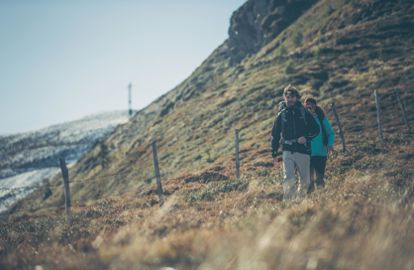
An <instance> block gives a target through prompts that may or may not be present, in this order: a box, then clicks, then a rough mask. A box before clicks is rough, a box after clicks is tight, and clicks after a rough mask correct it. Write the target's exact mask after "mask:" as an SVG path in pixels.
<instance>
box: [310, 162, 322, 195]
mask: <svg viewBox="0 0 414 270" xmlns="http://www.w3.org/2000/svg"><path fill="white" fill-rule="evenodd" d="M325 168H326V157H318V156H316V157H311V160H310V185H309V192H312V191H314V190H315V183H316V186H317V187H318V188H323V187H324V186H325V181H324V177H325ZM315 176H316V179H315ZM315 180H316V181H315Z"/></svg>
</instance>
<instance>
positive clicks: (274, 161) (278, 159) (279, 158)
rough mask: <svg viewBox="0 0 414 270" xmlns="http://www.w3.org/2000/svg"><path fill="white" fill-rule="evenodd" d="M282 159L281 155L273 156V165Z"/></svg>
mask: <svg viewBox="0 0 414 270" xmlns="http://www.w3.org/2000/svg"><path fill="white" fill-rule="evenodd" d="M280 161H282V158H281V157H274V158H273V166H276V165H277V164H278V163H279V162H280Z"/></svg>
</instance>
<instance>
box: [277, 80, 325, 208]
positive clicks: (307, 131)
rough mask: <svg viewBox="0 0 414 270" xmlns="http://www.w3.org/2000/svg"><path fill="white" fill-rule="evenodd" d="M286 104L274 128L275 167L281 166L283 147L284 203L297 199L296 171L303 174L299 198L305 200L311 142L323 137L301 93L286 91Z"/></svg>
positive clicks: (282, 105) (289, 88)
mask: <svg viewBox="0 0 414 270" xmlns="http://www.w3.org/2000/svg"><path fill="white" fill-rule="evenodd" d="M283 97H284V102H282V103H281V105H280V108H279V113H278V115H277V117H276V120H275V122H274V124H273V128H272V157H273V163H274V164H275V165H276V164H277V163H278V162H279V158H280V157H279V156H278V155H279V153H278V149H279V145H280V144H281V145H282V151H283V154H282V157H283V173H284V179H283V191H284V196H283V198H284V200H291V199H294V198H295V197H296V192H295V190H296V183H295V182H296V181H295V168H296V169H297V170H298V172H299V176H300V184H299V188H298V189H297V190H298V194H299V196H304V195H305V194H306V192H307V189H308V186H309V175H310V172H309V167H310V165H309V163H310V153H311V149H310V141H311V140H312V139H313V138H314V137H316V136H317V135H318V134H319V127H318V124H317V123H316V122H315V119H314V118H313V116H312V115H311V114H310V113H309V112H308V111H307V110H306V109H305V107H303V105H302V104H301V102H300V101H299V100H300V94H299V91H298V90H297V89H296V88H295V87H293V86H291V85H288V86H287V87H286V88H285V89H284V91H283Z"/></svg>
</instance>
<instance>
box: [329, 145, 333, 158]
mask: <svg viewBox="0 0 414 270" xmlns="http://www.w3.org/2000/svg"><path fill="white" fill-rule="evenodd" d="M333 152H334V148H333V146H328V156H330V155H332V154H333Z"/></svg>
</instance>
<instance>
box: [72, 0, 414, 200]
mask: <svg viewBox="0 0 414 270" xmlns="http://www.w3.org/2000/svg"><path fill="white" fill-rule="evenodd" d="M264 2H266V1H264ZM273 2H278V1H270V2H266V3H268V5H273V4H272V3H273ZM252 3H254V4H257V5H259V3H262V2H260V1H257V2H256V1H252V2H250V1H248V2H247V3H246V4H245V5H244V6H243V7H242V8H241V10H244V9H243V8H244V7H245V6H249V5H252ZM278 3H279V2H278ZM262 4H263V3H262ZM256 10H258V9H254V8H253V9H246V12H247V14H249V15H246V16H253V17H257V14H256V13H254V12H256ZM411 10H412V6H411V5H409V4H408V3H407V4H404V3H394V4H392V3H383V2H367V3H364V4H358V3H351V4H343V3H341V2H337V3H336V6H335V5H334V4H332V2H330V3H325V2H322V3H318V4H317V5H315V6H313V8H312V9H311V10H309V11H308V12H307V13H305V15H303V16H301V17H300V18H299V19H298V20H296V21H295V23H294V24H291V25H290V26H289V27H288V28H287V29H286V30H285V31H283V32H282V33H281V34H280V35H278V36H277V37H276V38H275V39H274V40H272V41H271V42H268V43H267V44H264V45H263V47H262V48H261V50H259V51H258V52H257V53H256V54H254V55H252V56H250V57H246V58H245V59H244V60H243V61H242V62H241V63H240V64H238V65H235V66H232V65H231V62H232V59H231V57H230V55H231V51H232V49H231V48H229V43H231V39H229V40H227V41H226V42H224V44H223V45H222V46H220V47H219V48H218V49H217V50H216V51H215V52H213V54H212V55H211V56H210V57H209V58H208V59H207V60H206V61H205V62H204V63H203V64H202V65H201V66H200V67H199V68H198V69H197V70H196V71H195V72H194V73H193V74H192V75H191V76H190V77H189V78H188V79H187V80H186V81H184V82H183V83H182V84H181V85H179V86H177V88H175V89H173V90H172V91H171V92H169V93H168V94H166V95H165V96H163V97H161V98H160V99H158V100H157V101H156V102H154V103H153V104H151V105H150V106H149V107H148V108H146V109H144V110H142V111H140V112H139V113H138V114H137V115H136V117H135V118H134V119H133V120H132V121H131V123H130V124H129V125H126V126H122V127H120V128H118V129H117V130H116V131H115V132H114V134H112V135H111V136H110V137H109V138H108V139H107V140H106V142H105V145H106V146H107V147H108V149H110V152H109V153H108V157H107V158H108V160H109V161H110V162H109V166H108V167H107V168H100V167H99V166H98V163H96V162H95V163H93V162H92V161H93V160H97V159H98V157H99V155H100V152H101V151H100V147H99V146H97V147H95V148H94V149H93V150H92V151H91V152H90V153H89V154H88V155H86V156H85V157H84V159H83V160H82V161H81V162H80V163H79V166H77V167H75V168H74V170H73V173H72V174H73V175H74V177H75V181H83V180H84V181H85V182H87V183H89V182H88V181H86V180H89V179H93V181H91V184H85V185H86V186H84V187H83V188H82V190H80V191H79V192H77V188H76V187H74V189H75V194H74V195H75V196H79V198H83V199H88V197H89V198H94V197H95V196H97V194H121V193H123V192H125V191H127V190H131V189H136V188H137V187H139V186H140V185H141V184H142V183H143V182H144V181H145V180H148V179H151V178H152V176H153V170H152V157H151V147H150V144H151V141H152V140H156V141H157V143H158V148H159V155H160V164H161V170H162V173H163V174H164V175H165V177H164V178H169V177H170V178H174V177H177V176H179V175H183V174H186V173H188V172H190V171H192V172H194V170H201V169H202V170H207V169H208V168H214V167H215V168H216V169H220V168H222V167H224V169H230V170H231V168H230V166H231V164H230V163H229V162H228V161H229V157H230V155H231V154H232V153H233V132H234V129H235V128H241V129H242V131H241V136H242V140H243V142H242V148H243V149H245V150H244V153H243V157H242V158H243V163H244V164H245V165H246V168H247V167H248V166H249V165H252V164H254V163H255V160H256V159H260V158H261V157H263V158H264V157H267V156H268V152H267V151H268V149H269V143H268V138H269V129H270V126H271V124H272V121H273V117H274V115H275V113H276V110H277V109H276V106H275V104H277V102H278V101H279V100H280V98H281V90H282V88H283V87H284V86H285V85H286V84H288V83H292V84H295V85H297V86H298V87H299V88H300V89H303V92H304V93H308V94H313V95H315V96H316V97H318V99H320V101H321V104H322V105H323V106H325V107H326V108H327V105H328V103H329V102H331V101H333V100H336V101H337V103H338V110H339V113H340V114H342V115H344V116H343V117H344V118H343V119H342V121H344V126H345V128H346V130H347V131H349V132H351V131H362V129H364V131H369V130H371V131H372V130H373V129H374V128H375V121H374V118H373V117H375V111H374V110H373V108H374V107H373V103H372V100H373V99H372V93H373V90H378V91H379V92H380V93H381V94H383V95H384V100H383V102H384V108H390V111H388V110H387V109H385V110H384V115H385V117H387V118H386V119H384V121H385V122H389V121H390V120H391V119H393V120H395V121H399V122H398V124H399V125H400V127H401V128H402V122H401V121H400V120H398V119H395V118H396V117H395V116H393V115H394V114H396V113H398V114H399V112H398V107H396V106H395V105H392V106H391V104H394V103H392V102H393V101H392V99H393V98H392V95H391V94H392V91H393V90H395V89H401V91H404V92H402V94H403V97H404V99H405V100H406V104H407V106H408V108H407V109H408V110H409V111H410V110H412V104H413V94H412V91H411V90H410V86H411V85H412V83H413V75H412V74H413V72H412V64H411V57H412V49H413V48H412V46H411V45H410V44H411V42H412V36H413V35H412V31H413V30H412V29H413V27H411V26H412V23H413V21H412V16H411V15H410V13H409V11H411ZM237 18H240V20H242V21H243V22H245V21H244V16H242V15H240V11H239V12H236V13H235V14H234V15H233V17H232V22H233V24H232V26H231V27H230V29H237V27H235V26H234V24H237V23H236V22H237ZM278 19H279V17H278ZM283 21H285V19H283ZM307 22H314V23H312V24H309V23H307ZM269 31H273V30H269ZM262 32H264V31H262ZM230 36H232V35H230ZM384 37H386V38H384ZM239 42H240V41H239ZM355 97H358V98H357V99H355ZM351 107H352V112H359V113H358V115H354V114H345V113H346V112H347V111H348V110H349V109H350V108H351ZM351 115H352V117H350V116H351ZM367 116H369V117H367ZM410 117H412V116H411V115H410ZM411 119H412V118H411ZM411 119H410V120H411ZM351 120H352V122H350V121H351ZM355 120H358V121H355ZM385 128H386V129H388V126H387V125H386V127H385ZM350 135H351V134H350ZM351 136H352V135H351ZM349 139H352V137H350V138H349ZM223 173H226V174H229V176H230V172H228V171H226V172H223ZM106 175H109V176H108V177H107V176H106ZM148 181H149V180H148ZM96 182H98V183H99V188H97V187H96ZM88 187H89V188H88Z"/></svg>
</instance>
